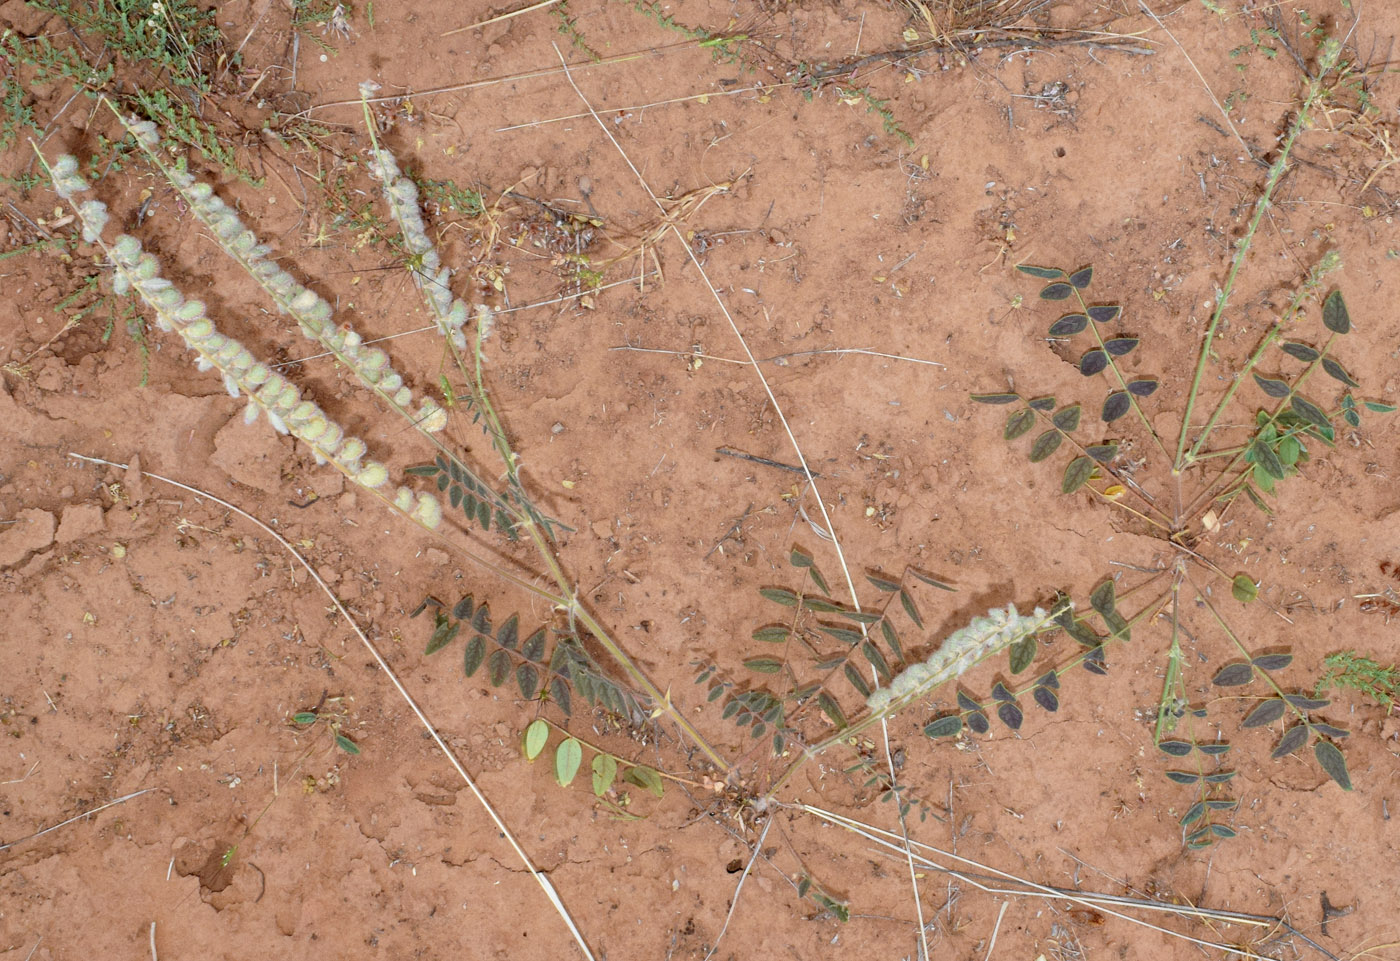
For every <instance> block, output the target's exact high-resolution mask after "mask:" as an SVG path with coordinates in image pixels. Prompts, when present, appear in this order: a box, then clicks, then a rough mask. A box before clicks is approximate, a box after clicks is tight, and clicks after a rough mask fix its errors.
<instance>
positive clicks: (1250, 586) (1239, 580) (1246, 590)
mask: <svg viewBox="0 0 1400 961" xmlns="http://www.w3.org/2000/svg"><path fill="white" fill-rule="evenodd" d="M1230 593H1231V594H1232V595H1234V598H1235V600H1237V601H1239V602H1240V603H1241V604H1248V603H1249V602H1250V601H1252V600H1254V599H1255V598H1256V597H1258V596H1259V585H1258V584H1256V583H1254V578H1252V577H1250V576H1249V575H1248V574H1236V575H1235V579H1234V581H1233V582H1232V583H1231V584H1230Z"/></svg>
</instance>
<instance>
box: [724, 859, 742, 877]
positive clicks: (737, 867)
mask: <svg viewBox="0 0 1400 961" xmlns="http://www.w3.org/2000/svg"><path fill="white" fill-rule="evenodd" d="M724 869H725V870H726V871H728V872H729V873H730V874H738V873H739V872H740V871H742V870H744V862H743V861H740V860H739V859H738V858H735V859H734V860H733V861H730V862H729V863H728V864H726V865H725V866H724Z"/></svg>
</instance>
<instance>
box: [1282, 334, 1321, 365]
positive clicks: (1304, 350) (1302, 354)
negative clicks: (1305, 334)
mask: <svg viewBox="0 0 1400 961" xmlns="http://www.w3.org/2000/svg"><path fill="white" fill-rule="evenodd" d="M1279 346H1280V347H1282V348H1283V352H1284V353H1285V354H1287V355H1288V356H1289V357H1296V358H1297V359H1298V360H1301V361H1302V362H1303V363H1305V364H1311V363H1312V362H1313V361H1315V360H1317V359H1318V358H1319V357H1321V356H1322V354H1320V353H1318V351H1317V348H1315V347H1310V346H1308V345H1307V344H1300V343H1298V342H1297V341H1295V340H1289V341H1285V342H1284V343H1282V344H1280V345H1279Z"/></svg>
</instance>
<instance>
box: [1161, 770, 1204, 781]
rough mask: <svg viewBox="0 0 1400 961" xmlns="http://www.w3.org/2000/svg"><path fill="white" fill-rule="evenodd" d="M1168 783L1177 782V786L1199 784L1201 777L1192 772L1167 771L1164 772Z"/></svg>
mask: <svg viewBox="0 0 1400 961" xmlns="http://www.w3.org/2000/svg"><path fill="white" fill-rule="evenodd" d="M1164 773H1165V774H1166V776H1167V780H1168V781H1175V782H1176V783H1177V784H1198V783H1200V780H1201V776H1200V775H1199V774H1196V773H1194V772H1192V771H1166V772H1164Z"/></svg>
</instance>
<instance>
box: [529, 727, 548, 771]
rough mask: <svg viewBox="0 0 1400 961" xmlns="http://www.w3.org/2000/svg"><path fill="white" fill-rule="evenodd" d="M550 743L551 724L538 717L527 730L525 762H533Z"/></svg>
mask: <svg viewBox="0 0 1400 961" xmlns="http://www.w3.org/2000/svg"><path fill="white" fill-rule="evenodd" d="M548 743H549V722H548V721H546V720H545V719H544V718H542V717H537V718H535V719H534V720H533V721H531V722H530V726H529V727H527V728H526V729H525V760H527V761H533V760H534V759H535V758H537V757H539V756H540V752H541V751H543V750H544V746H545V745H546V744H548Z"/></svg>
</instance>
